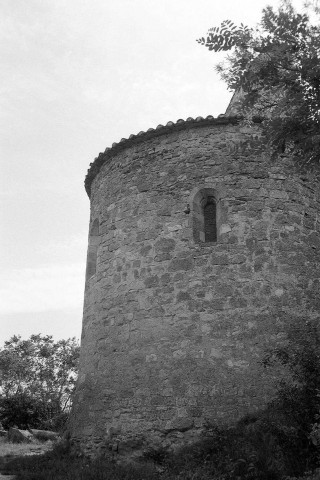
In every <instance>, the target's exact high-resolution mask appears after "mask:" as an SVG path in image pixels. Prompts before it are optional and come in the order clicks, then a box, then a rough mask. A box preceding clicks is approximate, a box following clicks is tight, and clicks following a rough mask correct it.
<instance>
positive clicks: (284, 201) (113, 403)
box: [69, 116, 320, 453]
mask: <svg viewBox="0 0 320 480" xmlns="http://www.w3.org/2000/svg"><path fill="white" fill-rule="evenodd" d="M315 177H316V175H315V174H314V173H313V175H311V174H309V173H308V172H303V171H299V170H298V169H297V167H296V165H295V163H294V162H293V161H292V160H291V159H290V157H288V156H286V155H285V154H283V155H282V156H280V157H279V158H278V159H277V160H274V159H272V158H271V157H270V154H269V152H268V151H266V149H265V148H264V147H263V142H261V140H260V133H259V125H253V127H250V128H249V127H247V126H245V125H243V124H242V123H241V121H240V120H239V119H238V118H236V117H226V116H220V117H218V118H213V117H211V116H209V117H207V118H202V117H198V118H196V119H192V118H188V119H187V120H186V121H184V120H178V121H177V122H175V123H173V122H169V123H168V124H167V125H165V126H162V125H159V126H158V127H157V128H155V129H149V130H148V131H147V132H140V133H139V134H138V135H131V136H130V137H129V138H128V139H122V140H121V141H120V142H119V143H117V144H113V145H112V147H111V148H108V149H106V151H105V152H104V153H101V154H99V156H98V158H96V159H95V161H94V162H93V163H92V164H91V165H90V168H89V170H88V174H87V177H86V181H85V186H86V190H87V193H88V195H89V197H90V202H91V216H90V226H89V241H88V257H87V272H86V286H85V298H84V315H83V331H82V340H81V358H80V373H79V380H78V385H77V389H76V394H75V399H74V407H73V411H72V415H71V421H70V425H69V429H70V435H71V438H72V442H73V443H74V444H75V445H77V446H78V447H80V448H81V449H82V450H84V451H85V452H89V453H90V452H96V451H101V450H103V449H106V450H108V449H113V450H115V451H118V452H119V453H121V452H122V453H126V452H128V451H130V450H137V451H142V450H143V449H144V448H147V447H148V448H149V447H150V446H153V447H155V448H156V447H159V446H170V445H171V446H175V445H179V444H181V443H184V442H191V441H193V440H195V439H196V438H197V437H198V436H199V434H201V432H202V431H203V430H204V429H205V428H206V426H207V425H212V424H218V425H219V424H220V425H221V424H230V423H231V422H233V421H236V420H237V419H239V418H241V416H243V415H245V414H247V413H250V412H254V411H256V410H257V409H259V408H261V407H263V406H264V405H265V404H266V402H267V401H268V400H269V399H270V398H271V397H272V394H273V388H274V385H273V384H274V382H273V380H274V378H273V376H272V373H271V372H267V371H265V370H264V369H263V367H262V365H261V358H262V356H263V353H264V352H265V351H266V349H268V348H272V347H274V346H275V345H276V344H277V342H282V341H284V340H285V332H286V324H287V322H288V319H291V320H292V319H294V321H297V322H298V321H303V319H305V318H306V316H312V315H315V314H316V311H317V310H319V298H318V291H319V256H318V250H319V246H320V242H319V222H318V220H319V198H320V195H319V186H318V185H319V183H318V181H317V180H316V178H315Z"/></svg>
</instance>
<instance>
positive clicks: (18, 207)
mask: <svg viewBox="0 0 320 480" xmlns="http://www.w3.org/2000/svg"><path fill="white" fill-rule="evenodd" d="M267 4H270V5H273V6H277V5H278V4H279V2H278V1H277V0H271V1H269V2H267V1H265V0H241V1H240V0H223V1H220V0H219V1H218V0H197V1H194V0H90V1H89V0H0V22H1V28H0V36H1V37H2V38H1V42H0V43H1V49H2V50H1V60H2V62H1V64H2V67H1V93H2V95H1V101H2V105H1V145H0V148H1V181H2V185H1V189H0V192H1V199H2V204H3V206H2V209H1V212H2V218H1V253H2V255H1V268H0V281H1V287H0V302H1V303H0V309H1V315H0V322H1V328H0V347H2V345H3V342H4V340H7V339H9V338H10V337H11V336H12V335H14V334H21V335H22V337H23V338H27V337H29V336H30V335H31V334H32V333H42V334H52V335H54V337H55V339H60V338H67V337H70V336H76V337H77V338H79V337H80V333H81V317H82V305H83V290H84V274H85V262H86V248H87V229H88V221H89V200H88V197H87V195H86V193H85V190H84V188H83V182H84V177H85V174H86V171H87V168H88V166H89V163H90V162H92V161H93V159H94V158H95V157H96V156H97V155H98V154H99V152H100V151H104V150H105V148H106V147H109V146H111V144H112V143H113V142H118V141H119V140H120V139H121V138H123V137H128V136H129V135H130V134H131V133H138V132H139V131H141V130H147V129H148V128H150V127H153V128H154V127H156V126H157V125H158V124H159V123H162V124H164V123H167V122H168V121H170V120H171V121H176V120H178V119H179V118H183V119H186V118H187V117H189V116H191V117H197V116H199V115H201V116H207V115H214V116H217V115H219V114H220V113H223V112H224V111H225V109H226V107H227V105H228V102H229V99H230V96H231V93H230V92H228V91H227V89H226V87H225V85H224V84H223V83H222V82H221V81H220V80H219V78H218V76H217V75H216V73H215V71H214V65H215V63H216V62H217V61H218V60H219V59H218V57H217V56H216V55H215V54H213V53H212V52H209V51H208V50H207V49H205V48H204V47H201V46H200V45H199V44H197V43H196V41H195V40H196V38H198V37H200V36H202V35H204V34H205V33H206V32H207V30H208V28H210V27H212V26H215V25H219V23H220V22H221V21H222V20H225V19H228V18H229V19H231V20H234V21H235V22H243V23H245V24H248V25H250V26H253V25H255V24H256V23H257V22H258V21H259V19H260V17H261V11H262V8H263V7H265V6H266V5H267ZM294 4H295V5H301V2H300V0H299V1H298V0H296V1H295V2H294Z"/></svg>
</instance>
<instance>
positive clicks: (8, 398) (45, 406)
mask: <svg viewBox="0 0 320 480" xmlns="http://www.w3.org/2000/svg"><path fill="white" fill-rule="evenodd" d="M78 357H79V346H78V344H77V342H76V340H75V339H74V338H73V339H68V340H59V341H58V342H54V341H53V338H52V336H50V335H45V336H42V335H31V337H30V338H29V339H28V340H22V339H21V337H20V336H13V337H12V338H11V339H10V340H8V341H6V342H5V344H4V348H3V349H1V350H0V421H1V422H2V423H3V425H4V427H6V428H7V427H10V426H13V425H17V426H19V427H20V428H27V426H29V427H34V428H59V427H60V426H61V424H62V423H63V422H64V421H65V419H66V412H67V411H68V410H69V408H70V405H71V394H72V392H73V389H74V386H75V381H76V376H77V364H78Z"/></svg>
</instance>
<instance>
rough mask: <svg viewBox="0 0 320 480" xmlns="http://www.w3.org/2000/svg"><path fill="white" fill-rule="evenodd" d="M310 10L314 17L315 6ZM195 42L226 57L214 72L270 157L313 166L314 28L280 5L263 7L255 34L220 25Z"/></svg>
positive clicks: (316, 115)
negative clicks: (258, 128) (258, 131)
mask: <svg viewBox="0 0 320 480" xmlns="http://www.w3.org/2000/svg"><path fill="white" fill-rule="evenodd" d="M310 8H311V6H310V5H309V11H311V10H310ZM314 11H315V12H316V14H319V9H318V8H317V7H316V6H315V7H314ZM197 41H198V42H199V43H200V44H201V45H204V46H206V47H207V48H208V49H209V50H212V51H214V52H221V51H226V52H227V51H228V52H230V54H229V55H228V57H227V59H226V61H225V62H224V63H220V64H219V65H217V67H216V69H217V71H218V72H219V74H220V75H221V78H222V79H223V80H224V81H225V82H226V83H227V85H228V88H229V89H230V90H234V91H237V92H241V94H242V95H240V96H239V98H240V108H241V114H242V115H243V116H244V118H245V119H246V120H247V121H248V122H250V121H252V119H253V118H256V119H257V118H258V119H260V121H261V122H262V123H261V125H262V129H263V133H264V134H265V138H266V141H267V142H268V143H269V145H270V146H271V147H272V150H273V152H274V153H275V154H277V152H279V151H281V152H284V151H290V152H291V153H292V155H294V156H295V157H296V158H297V159H299V160H300V161H301V162H302V163H303V164H310V163H319V158H320V27H319V25H312V24H311V22H310V20H309V16H308V15H307V14H300V13H297V12H296V11H295V10H294V8H293V7H292V5H291V3H290V1H288V0H287V1H286V0H285V1H284V2H283V4H282V6H281V7H280V8H279V10H278V11H277V12H275V11H274V10H273V8H272V7H270V6H269V7H266V8H265V9H264V10H263V12H262V19H261V22H260V24H259V25H258V27H257V28H255V29H253V28H249V27H248V26H245V25H243V24H241V25H240V26H236V25H234V24H233V23H232V22H231V21H230V20H226V21H224V22H222V23H221V25H220V26H218V27H214V28H211V29H210V30H209V32H208V35H207V37H206V38H205V37H202V38H200V39H198V40H197ZM239 111H240V110H239Z"/></svg>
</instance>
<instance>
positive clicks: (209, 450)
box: [0, 411, 320, 480]
mask: <svg viewBox="0 0 320 480" xmlns="http://www.w3.org/2000/svg"><path fill="white" fill-rule="evenodd" d="M274 415H275V411H272V421H271V420H270V418H269V416H268V412H266V411H264V412H262V413H261V414H260V415H256V416H248V417H245V418H243V419H242V420H241V421H240V422H238V424H237V425H235V426H234V427H232V428H224V429H218V428H217V427H212V428H211V429H208V431H207V436H206V437H205V438H202V439H201V440H200V441H199V442H198V443H196V444H193V445H190V446H185V447H184V448H182V449H181V450H180V451H178V452H176V453H173V452H168V451H167V450H165V449H160V450H149V451H147V452H146V453H145V455H144V457H143V458H142V459H141V460H140V462H139V463H137V462H136V463H131V464H129V463H123V464H120V463H115V462H114V461H111V460H108V459H106V458H97V459H95V460H89V459H87V458H82V457H78V456H75V455H71V454H70V449H69V448H68V445H67V444H62V443H60V444H59V443H58V444H56V445H55V446H54V448H53V449H51V450H48V451H47V452H46V453H44V454H42V455H32V453H34V451H32V449H34V448H37V449H38V451H40V450H39V449H40V448H43V447H44V446H45V447H46V448H49V446H50V445H48V444H47V445H46V444H40V443H39V442H38V443H37V445H36V444H27V445H23V444H22V445H21V444H20V445H16V444H15V445H13V444H5V442H3V444H2V446H3V447H4V448H3V449H2V451H3V452H6V454H5V455H4V457H3V460H2V468H1V464H0V471H2V472H3V473H6V474H11V475H16V480H297V479H298V478H299V479H300V478H301V480H302V479H303V480H319V479H320V471H319V470H318V472H317V473H308V474H307V473H305V476H303V474H304V473H303V472H306V471H307V470H312V469H313V470H314V469H315V468H316V466H319V462H316V461H315V462H313V464H311V463H310V462H309V463H308V462H306V461H304V462H303V459H304V456H301V455H298V453H297V448H296V447H297V446H298V447H299V448H300V446H302V447H303V445H304V444H300V443H295V444H294V443H293V442H297V439H296V436H293V437H292V434H291V433H290V432H291V430H288V429H287V430H284V429H281V428H280V427H279V419H277V418H275V417H274ZM275 422H276V423H275ZM304 452H305V453H306V454H308V452H307V451H304V450H302V453H303V455H305V453H304ZM314 453H319V449H316V450H315V452H314ZM309 454H310V458H311V459H312V458H314V457H313V454H312V451H310V452H309ZM311 454H312V455H311ZM319 460H320V459H319ZM312 465H313V466H312Z"/></svg>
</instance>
